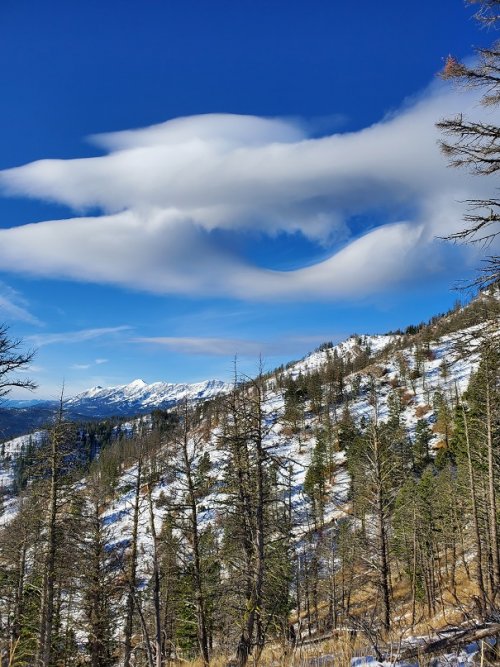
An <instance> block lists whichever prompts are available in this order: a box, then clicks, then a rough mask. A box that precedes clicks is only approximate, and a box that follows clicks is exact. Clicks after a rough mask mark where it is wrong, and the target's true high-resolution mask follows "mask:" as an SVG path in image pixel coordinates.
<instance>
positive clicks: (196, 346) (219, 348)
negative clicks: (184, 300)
mask: <svg viewBox="0 0 500 667" xmlns="http://www.w3.org/2000/svg"><path fill="white" fill-rule="evenodd" d="M337 338H339V337H337ZM328 339H329V337H328V336H324V337H322V336H321V335H314V336H284V337H282V338H280V339H276V340H268V341H257V340H243V339H238V338H223V337H221V338H218V337H194V336H193V337H190V336H153V337H138V338H134V339H132V341H131V342H133V343H142V344H146V345H158V346H161V347H165V348H167V349H169V350H172V351H174V352H180V353H183V354H200V355H207V356H221V357H228V356H235V355H237V356H242V357H253V358H256V357H258V356H259V355H263V356H275V355H282V354H287V353H289V354H294V353H297V352H298V351H299V350H300V349H301V348H303V346H304V345H317V344H319V343H322V342H324V341H326V340H328Z"/></svg>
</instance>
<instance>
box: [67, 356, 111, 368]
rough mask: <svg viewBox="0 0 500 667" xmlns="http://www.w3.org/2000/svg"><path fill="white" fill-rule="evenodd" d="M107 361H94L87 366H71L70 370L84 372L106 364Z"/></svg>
mask: <svg viewBox="0 0 500 667" xmlns="http://www.w3.org/2000/svg"><path fill="white" fill-rule="evenodd" d="M108 361H109V359H94V361H92V362H90V363H87V364H72V365H71V366H70V368H71V369H72V370H75V371H86V370H88V369H89V368H93V367H94V366H101V365H102V364H107V363H108Z"/></svg>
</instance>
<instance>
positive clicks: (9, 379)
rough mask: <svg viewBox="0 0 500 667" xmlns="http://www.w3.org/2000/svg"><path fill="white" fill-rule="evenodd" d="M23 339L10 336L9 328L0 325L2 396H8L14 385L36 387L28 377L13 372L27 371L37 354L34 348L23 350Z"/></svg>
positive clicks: (0, 389)
mask: <svg viewBox="0 0 500 667" xmlns="http://www.w3.org/2000/svg"><path fill="white" fill-rule="evenodd" d="M21 344H22V341H20V340H19V339H16V338H10V337H9V328H8V327H7V326H6V325H5V324H1V325H0V398H1V397H2V396H6V395H7V394H8V393H9V392H10V391H11V389H12V388H13V387H20V388H22V389H30V390H33V389H36V387H37V384H36V382H34V381H33V380H30V379H29V378H26V377H19V376H16V375H14V376H13V374H16V373H19V372H22V371H25V370H26V369H27V368H28V367H29V365H30V363H31V361H32V360H33V357H34V355H35V352H34V350H29V351H28V352H21V351H20V348H21Z"/></svg>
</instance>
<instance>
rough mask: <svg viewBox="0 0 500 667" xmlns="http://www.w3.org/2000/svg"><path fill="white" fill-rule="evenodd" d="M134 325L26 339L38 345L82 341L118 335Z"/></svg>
mask: <svg viewBox="0 0 500 667" xmlns="http://www.w3.org/2000/svg"><path fill="white" fill-rule="evenodd" d="M131 328H132V327H130V326H127V325H123V326H119V327H102V328H100V329H80V330H79V331H61V332H59V333H43V334H36V335H33V336H26V337H25V340H29V341H31V342H32V343H33V344H34V345H36V347H42V346H44V345H54V344H61V343H82V342H84V341H87V340H93V339H95V338H101V337H103V336H116V335H118V334H120V333H122V332H124V331H129V330H130V329H131ZM76 367H78V368H80V369H81V368H83V365H77V364H75V366H74V367H73V368H76Z"/></svg>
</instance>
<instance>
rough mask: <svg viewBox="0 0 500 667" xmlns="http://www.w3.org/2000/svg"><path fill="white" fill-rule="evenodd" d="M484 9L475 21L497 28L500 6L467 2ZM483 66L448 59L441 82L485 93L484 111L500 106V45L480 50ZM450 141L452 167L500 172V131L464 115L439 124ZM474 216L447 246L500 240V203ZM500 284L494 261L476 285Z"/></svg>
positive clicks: (479, 205)
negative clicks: (486, 108)
mask: <svg viewBox="0 0 500 667" xmlns="http://www.w3.org/2000/svg"><path fill="white" fill-rule="evenodd" d="M467 3H468V4H470V5H478V10H477V12H476V14H475V18H476V19H477V20H478V21H479V22H480V23H481V24H482V25H486V26H488V27H491V28H496V27H498V25H499V21H500V0H467ZM476 56H477V61H476V62H475V63H474V64H472V65H466V64H464V63H462V62H459V61H458V60H457V59H456V58H454V57H453V56H451V55H450V56H448V58H447V60H446V64H445V67H444V70H443V72H442V73H441V76H442V78H443V79H446V80H451V81H454V82H456V83H457V84H458V85H459V86H460V87H462V88H464V89H471V88H477V89H479V90H480V91H481V92H482V97H481V104H482V105H483V106H484V107H497V106H498V105H499V104H500V40H497V41H494V42H493V44H492V45H491V46H490V47H488V48H478V49H476ZM437 127H438V128H439V129H440V130H441V131H442V132H443V133H444V134H445V135H446V137H448V138H446V139H444V140H443V141H442V142H441V150H442V152H443V153H444V155H445V156H446V157H447V159H448V161H449V165H450V166H452V167H465V168H467V169H468V170H469V171H470V172H471V173H472V174H477V175H483V176H489V175H493V174H496V173H498V171H499V170H500V127H499V126H497V125H494V124H492V123H489V122H485V121H476V120H470V119H468V118H466V117H465V116H464V115H463V114H458V115H457V116H454V117H452V118H446V119H443V120H441V121H440V122H439V123H437ZM465 203H466V204H467V206H468V212H467V213H466V214H465V215H464V218H463V220H464V223H465V226H464V227H463V228H462V229H460V230H459V231H458V232H455V233H453V234H450V235H449V236H446V237H444V238H445V239H446V240H449V241H455V242H461V243H473V244H480V245H484V246H488V245H490V244H491V243H492V242H493V240H494V239H495V238H496V237H497V236H498V235H499V234H500V225H499V223H500V199H499V198H498V197H497V196H494V195H492V197H491V198H487V199H484V198H483V199H470V200H467V201H466V202H465ZM499 279H500V257H498V256H497V255H492V256H490V257H489V258H488V259H487V260H486V262H485V263H484V265H483V267H482V268H481V269H480V273H479V277H478V278H477V279H476V280H474V281H473V286H475V287H486V286H488V285H491V284H493V283H496V282H498V281H499Z"/></svg>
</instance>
